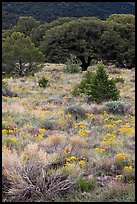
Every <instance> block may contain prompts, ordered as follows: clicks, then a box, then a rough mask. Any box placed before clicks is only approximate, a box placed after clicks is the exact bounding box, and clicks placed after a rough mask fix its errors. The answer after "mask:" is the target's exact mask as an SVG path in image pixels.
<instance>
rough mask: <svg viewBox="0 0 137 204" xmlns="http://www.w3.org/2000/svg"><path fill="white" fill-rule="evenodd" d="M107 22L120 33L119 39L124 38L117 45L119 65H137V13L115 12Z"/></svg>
mask: <svg viewBox="0 0 137 204" xmlns="http://www.w3.org/2000/svg"><path fill="white" fill-rule="evenodd" d="M107 22H108V23H109V24H110V25H111V26H112V29H113V31H114V32H117V33H118V36H119V39H120V38H121V39H122V40H121V42H119V44H118V46H117V50H119V52H117V57H116V58H117V62H118V65H120V66H122V67H127V68H132V67H134V66H135V15H131V14H113V15H111V16H109V17H108V19H107ZM112 36H113V35H112ZM112 38H113V37H112ZM110 39H111V37H110ZM117 39H118V38H117ZM112 40H113V39H112ZM119 41H120V40H119Z"/></svg>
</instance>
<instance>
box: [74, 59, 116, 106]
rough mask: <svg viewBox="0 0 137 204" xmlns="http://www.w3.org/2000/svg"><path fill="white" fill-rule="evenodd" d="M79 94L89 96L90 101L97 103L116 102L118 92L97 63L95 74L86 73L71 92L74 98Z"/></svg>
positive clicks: (102, 67)
mask: <svg viewBox="0 0 137 204" xmlns="http://www.w3.org/2000/svg"><path fill="white" fill-rule="evenodd" d="M81 93H84V94H85V95H87V96H89V98H90V100H91V101H96V102H97V103H100V102H103V101H107V100H110V99H112V100H118V98H119V90H117V88H116V84H115V82H114V80H113V79H111V80H109V79H108V75H107V73H106V71H105V69H104V65H103V63H102V62H99V63H98V65H97V71H96V73H95V74H93V73H92V72H90V71H88V72H87V74H86V75H85V78H84V79H83V80H82V81H81V83H80V84H79V85H77V86H76V87H75V88H74V90H73V91H72V94H73V95H74V96H76V95H79V94H81Z"/></svg>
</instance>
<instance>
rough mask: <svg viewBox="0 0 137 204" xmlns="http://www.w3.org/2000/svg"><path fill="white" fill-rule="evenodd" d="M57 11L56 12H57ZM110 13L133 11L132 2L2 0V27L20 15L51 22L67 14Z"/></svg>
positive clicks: (15, 20)
mask: <svg viewBox="0 0 137 204" xmlns="http://www.w3.org/2000/svg"><path fill="white" fill-rule="evenodd" d="M57 11H58V12H57ZM112 13H132V14H134V13H135V6H134V4H130V3H128V2H50V3H49V2H37V3H35V2H18V3H17V2H9V1H7V2H2V28H4V29H8V28H11V27H12V26H13V25H15V24H16V22H17V20H18V18H19V17H20V16H33V17H34V18H35V19H38V20H39V21H41V22H51V21H53V20H55V19H57V18H60V17H64V16H68V17H72V16H83V15H84V16H91V14H92V16H99V17H100V18H101V19H104V18H106V17H107V16H109V15H111V14H112Z"/></svg>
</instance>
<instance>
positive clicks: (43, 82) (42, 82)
mask: <svg viewBox="0 0 137 204" xmlns="http://www.w3.org/2000/svg"><path fill="white" fill-rule="evenodd" d="M48 82H49V80H48V79H47V78H45V77H44V76H43V77H42V78H41V79H39V81H38V84H39V86H40V87H43V88H45V87H46V86H47V84H48Z"/></svg>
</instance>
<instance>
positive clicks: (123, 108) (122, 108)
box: [105, 101, 130, 114]
mask: <svg viewBox="0 0 137 204" xmlns="http://www.w3.org/2000/svg"><path fill="white" fill-rule="evenodd" d="M105 106H106V107H107V109H108V111H109V112H110V113H114V114H126V113H128V112H129V109H130V105H129V104H126V103H124V102H121V101H108V102H106V103H105Z"/></svg>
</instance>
